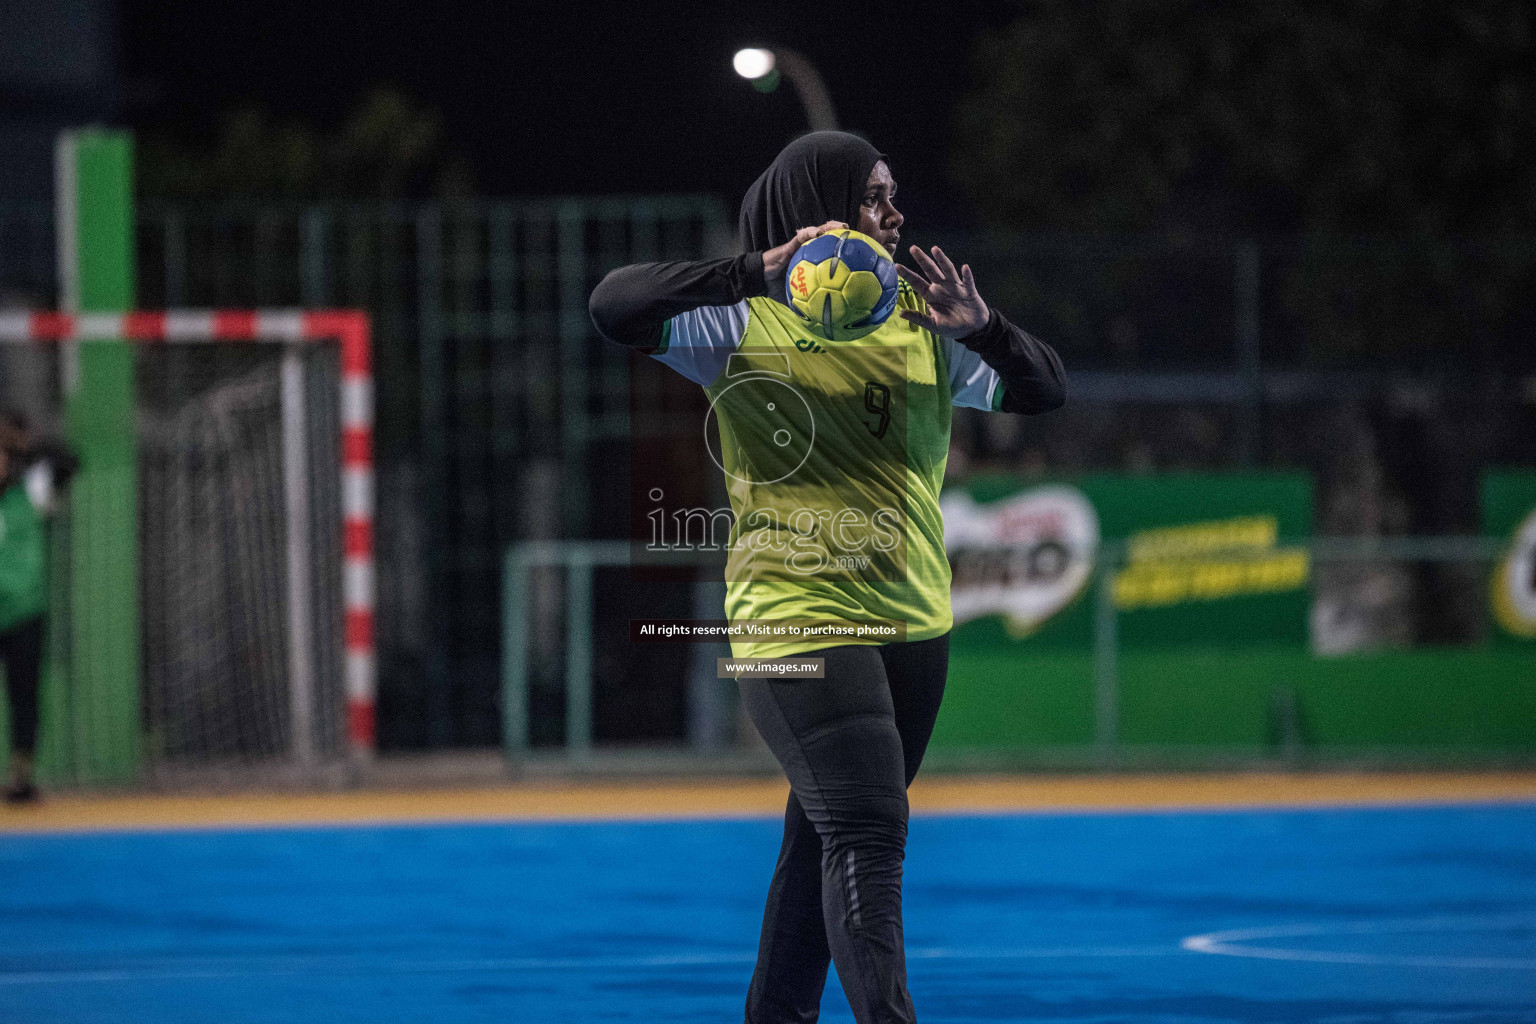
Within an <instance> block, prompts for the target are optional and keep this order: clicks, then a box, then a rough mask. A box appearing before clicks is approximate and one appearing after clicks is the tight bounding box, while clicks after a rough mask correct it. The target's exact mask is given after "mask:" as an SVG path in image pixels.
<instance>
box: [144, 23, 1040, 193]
mask: <svg viewBox="0 0 1536 1024" xmlns="http://www.w3.org/2000/svg"><path fill="white" fill-rule="evenodd" d="M959 6H960V7H961V8H963V10H961V11H959V12H957V10H956V7H955V6H954V5H934V4H883V5H880V6H878V7H875V6H864V5H857V4H790V3H775V4H754V5H751V6H750V7H748V6H746V5H741V6H737V5H730V4H710V3H697V2H695V3H679V2H628V3H611V4H602V5H595V4H594V5H582V4H574V3H559V2H558V0H557V2H555V3H547V4H541V5H537V6H535V5H529V4H518V3H511V4H496V3H490V2H487V0H478V2H457V3H454V2H450V3H446V4H443V5H441V6H440V7H439V6H438V5H428V4H423V3H420V2H412V3H401V2H396V0H388V2H373V3H365V2H362V0H306V2H296V0H260V2H257V3H252V4H249V5H246V4H215V3H208V2H207V0H124V2H123V7H122V10H121V18H122V26H123V29H122V31H123V34H122V42H123V52H122V60H123V65H122V66H123V77H124V79H125V82H126V85H127V88H128V94H129V96H130V97H131V100H130V104H129V108H128V111H127V114H128V119H129V120H130V121H131V122H132V123H133V124H134V125H135V127H137V128H139V129H141V130H143V129H156V128H161V129H169V130H172V131H174V132H176V133H178V134H180V135H183V136H185V137H188V138H197V137H198V136H199V135H200V134H206V133H208V132H209V131H210V129H211V128H212V126H213V125H214V124H215V123H216V118H217V115H218V113H219V112H220V111H222V110H225V109H228V108H229V107H231V106H233V105H235V104H237V103H240V102H243V101H253V100H254V101H258V102H260V103H263V104H265V105H267V106H269V107H270V108H272V109H273V110H274V111H275V112H276V113H278V114H279V115H301V116H305V117H308V118H311V119H314V120H317V121H319V122H320V123H334V122H335V121H336V120H338V119H339V118H340V117H341V116H342V115H343V114H344V113H345V112H346V110H347V109H348V108H349V107H351V106H352V105H353V104H354V103H355V102H356V101H357V99H358V98H359V97H360V96H361V95H362V94H363V93H364V92H365V91H366V90H367V89H368V88H369V87H371V86H375V85H381V84H384V85H391V86H394V87H396V88H398V89H400V90H402V91H404V92H406V93H407V94H409V95H411V96H413V97H415V98H417V99H420V100H422V101H425V102H427V103H429V104H431V105H433V106H435V107H436V108H438V109H439V110H440V111H441V112H442V113H443V115H444V118H445V127H446V134H447V138H446V143H447V148H448V150H449V151H451V152H456V153H460V154H462V155H464V156H465V157H466V158H468V159H469V161H470V162H471V164H472V165H473V166H474V169H475V171H476V180H477V184H478V189H479V191H480V192H481V193H482V194H486V195H515V194H534V193H640V192H658V191H659V192H690V191H705V192H713V193H717V194H721V195H724V196H726V197H727V198H728V200H729V201H730V202H731V203H732V204H733V205H734V203H735V202H736V200H737V199H739V197H740V195H741V193H742V192H743V191H744V190H745V188H746V186H747V185H748V184H750V182H751V181H752V179H753V178H754V177H755V176H756V175H757V173H758V172H759V171H760V170H761V169H762V168H763V166H765V165H766V164H767V163H768V162H769V161H770V160H771V159H772V157H773V155H774V154H775V153H776V152H777V151H778V149H779V148H780V147H781V146H782V145H783V144H784V143H785V142H787V141H788V140H789V139H791V138H793V137H794V136H795V135H797V134H799V133H800V132H802V131H804V130H805V122H804V114H803V113H802V109H801V107H800V104H799V101H798V99H797V97H796V96H795V94H794V92H793V89H792V88H791V87H790V86H789V84H788V83H787V82H786V83H784V84H783V85H781V86H780V88H779V90H778V91H777V92H775V93H773V94H771V95H766V96H765V95H763V94H761V93H759V92H757V91H756V90H754V89H753V88H752V87H751V86H750V85H749V84H748V83H747V82H745V81H743V80H742V79H740V78H738V77H737V76H736V74H735V73H734V72H733V71H732V70H731V66H730V58H731V55H732V54H733V53H734V52H735V50H736V49H738V48H739V47H741V46H747V45H774V44H777V45H780V46H788V47H791V48H794V49H797V50H799V51H800V52H802V53H804V54H805V55H806V56H807V57H809V58H810V59H811V61H812V62H813V63H815V64H816V65H817V67H818V68H819V69H820V70H821V72H822V74H823V76H824V77H825V79H826V81H827V85H828V88H829V90H830V92H831V94H832V98H833V102H834V103H835V104H836V106H837V110H838V115H839V118H840V120H841V122H842V124H843V126H844V127H846V128H849V129H853V130H857V131H859V132H861V133H863V134H866V135H867V136H868V137H870V138H871V140H872V141H874V142H875V143H876V145H878V146H880V147H881V148H882V149H884V150H885V151H886V152H888V153H890V154H891V156H892V165H893V170H894V171H895V174H896V177H897V180H898V182H899V183H900V185H901V188H902V193H903V195H904V196H905V197H906V209H905V210H904V212H906V213H907V215H908V218H909V219H912V218H913V217H914V215H919V216H923V217H925V218H926V219H928V220H931V221H943V222H954V221H957V220H967V219H974V214H975V211H974V210H972V208H971V207H970V206H969V205H968V204H966V203H965V202H964V201H963V200H962V198H961V197H960V196H959V195H957V194H956V193H955V191H954V189H953V187H952V186H951V184H950V182H949V178H948V175H947V172H946V159H947V157H946V148H947V144H948V140H949V137H950V132H951V110H952V107H953V104H954V101H955V100H956V99H957V98H958V97H959V96H960V95H961V94H962V93H963V92H964V91H965V89H966V88H967V87H968V84H969V81H970V53H971V49H972V43H973V41H974V39H975V37H976V35H977V34H978V33H979V32H981V31H983V30H985V29H987V28H992V27H996V26H999V25H1001V24H1005V23H1006V22H1007V21H1008V19H1009V13H1010V10H1011V9H1012V8H1013V7H1014V5H1013V4H1009V3H1001V2H982V3H967V4H964V5H959Z"/></svg>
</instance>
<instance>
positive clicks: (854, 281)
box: [784, 228, 896, 341]
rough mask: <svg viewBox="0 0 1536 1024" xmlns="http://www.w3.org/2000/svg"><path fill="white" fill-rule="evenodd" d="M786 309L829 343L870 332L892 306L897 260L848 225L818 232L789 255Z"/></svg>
mask: <svg viewBox="0 0 1536 1024" xmlns="http://www.w3.org/2000/svg"><path fill="white" fill-rule="evenodd" d="M784 290H785V292H786V293H787V294H788V298H789V305H790V308H791V309H793V310H794V311H795V312H797V313H799V314H800V315H801V316H802V317H804V318H805V320H806V322H807V323H808V324H809V326H810V327H811V329H812V330H814V331H815V332H816V333H817V334H819V335H821V336H822V337H823V338H826V339H827V340H828V341H853V340H854V339H856V338H862V337H864V336H865V335H866V334H873V333H874V332H875V330H876V329H877V328H879V326H880V325H881V324H883V323H885V322H886V320H888V319H890V316H891V311H892V310H894V309H895V308H896V264H894V263H892V262H891V258H890V257H889V256H887V255H886V252H885V248H884V247H883V246H882V245H881V244H880V243H879V242H877V241H875V240H874V239H873V238H870V237H869V236H868V235H863V234H860V233H859V232H857V231H850V230H848V229H847V228H840V229H838V230H836V231H829V232H827V233H826V234H824V235H817V236H816V237H815V238H813V239H811V240H810V241H809V242H806V243H805V244H804V245H802V246H801V247H800V248H799V249H796V250H795V254H794V255H793V256H791V257H790V258H789V267H788V268H787V269H786V271H785V273H784Z"/></svg>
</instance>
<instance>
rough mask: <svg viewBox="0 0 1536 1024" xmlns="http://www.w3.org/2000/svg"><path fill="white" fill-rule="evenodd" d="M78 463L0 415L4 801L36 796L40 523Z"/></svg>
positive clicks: (42, 605)
mask: <svg viewBox="0 0 1536 1024" xmlns="http://www.w3.org/2000/svg"><path fill="white" fill-rule="evenodd" d="M78 465H79V463H78V461H77V460H76V459H75V457H74V455H73V454H71V453H70V452H69V451H68V450H67V449H65V448H63V447H62V446H59V445H55V444H49V443H37V442H35V441H34V439H33V437H32V432H31V430H30V429H29V428H28V425H27V421H26V419H25V418H24V417H22V416H21V415H20V414H18V413H14V412H6V413H0V665H3V667H4V670H5V688H6V693H7V695H8V696H9V698H10V712H11V781H10V785H9V786H8V787H7V789H6V791H5V799H6V801H7V802H9V803H28V802H30V801H33V800H36V799H37V786H36V785H35V784H34V783H33V781H32V767H33V754H34V751H35V750H36V749H37V718H38V708H37V703H38V687H39V682H40V678H41V675H42V662H43V626H44V620H45V618H46V616H47V612H48V543H47V531H46V528H45V525H44V523H45V519H46V517H47V516H48V515H49V514H51V513H52V511H53V509H54V499H55V494H56V493H57V491H58V490H59V489H61V488H62V487H63V486H64V485H65V484H66V483H67V482H68V480H69V478H70V477H71V476H72V475H73V474H74V472H75V470H76V468H78Z"/></svg>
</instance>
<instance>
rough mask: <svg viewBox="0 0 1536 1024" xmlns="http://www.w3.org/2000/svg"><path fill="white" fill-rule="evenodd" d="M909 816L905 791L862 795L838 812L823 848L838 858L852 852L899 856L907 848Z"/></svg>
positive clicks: (825, 835) (824, 838)
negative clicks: (882, 853)
mask: <svg viewBox="0 0 1536 1024" xmlns="http://www.w3.org/2000/svg"><path fill="white" fill-rule="evenodd" d="M909 813H910V812H909V808H908V805H907V794H906V791H905V790H902V791H900V792H893V793H880V794H865V795H861V796H859V797H858V798H856V799H853V800H849V801H847V802H846V803H845V804H844V805H843V806H841V807H839V808H838V811H837V813H836V814H835V815H834V817H833V820H832V823H831V824H832V827H831V828H830V829H828V830H827V831H826V832H824V833H823V836H822V840H823V846H824V847H825V849H826V850H827V852H828V853H832V854H836V855H842V854H843V853H845V852H846V851H847V850H850V849H864V850H868V851H870V852H871V853H875V852H886V853H888V852H892V851H894V852H896V853H897V854H900V853H901V852H902V851H904V850H905V849H906V845H907V819H908V817H909Z"/></svg>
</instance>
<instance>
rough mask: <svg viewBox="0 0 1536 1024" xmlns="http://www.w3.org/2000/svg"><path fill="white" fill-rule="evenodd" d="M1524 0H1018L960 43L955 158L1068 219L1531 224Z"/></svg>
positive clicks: (1109, 226) (989, 187) (1040, 212)
mask: <svg viewBox="0 0 1536 1024" xmlns="http://www.w3.org/2000/svg"><path fill="white" fill-rule="evenodd" d="M1532 30H1533V18H1532V9H1531V5H1530V4H1529V3H1528V2H1525V0H1482V2H1475V0H1460V2H1446V3H1410V2H1388V0H1311V2H1307V0H1302V2H1288V3H1275V2H1271V0H1231V2H1225V3H1208V2H1204V0H1091V2H1085V0H1031V2H1029V3H1028V4H1027V5H1025V8H1024V13H1023V14H1022V15H1021V16H1020V17H1019V18H1018V20H1016V21H1015V22H1013V23H1012V24H1011V25H1009V26H1008V27H1007V28H1005V29H1003V30H1001V31H999V32H997V33H994V34H991V35H988V36H986V37H984V38H983V40H982V41H981V42H980V44H979V46H978V48H977V51H976V54H975V76H976V79H977V82H978V84H977V86H976V88H975V90H974V91H973V92H972V93H971V94H970V95H969V96H968V97H967V98H966V99H965V100H964V101H963V103H962V104H961V107H960V110H959V118H958V124H957V146H956V153H955V157H954V173H955V176H956V177H957V179H958V180H960V181H961V182H962V184H963V185H964V186H965V187H966V188H967V189H968V191H969V192H970V193H971V195H972V196H973V198H975V199H976V200H977V201H978V202H979V203H980V204H981V206H982V209H983V210H984V211H986V213H987V214H988V216H989V219H995V220H998V221H1000V222H1002V223H1005V224H1011V225H1013V226H1016V227H1022V228H1029V229H1038V228H1064V229H1071V230H1110V231H1126V230H1131V231H1144V230H1160V231H1161V230H1173V231H1179V230H1197V231H1204V232H1211V231H1215V232H1223V233H1225V232H1241V233H1263V232H1269V231H1294V230H1307V231H1326V232H1356V231H1371V232H1376V231H1387V232H1392V233H1394V234H1397V233H1402V234H1413V235H1437V234H1442V233H1472V234H1484V233H1491V232H1502V231H1506V230H1509V229H1518V230H1523V231H1528V230H1532V229H1533V228H1536V130H1533V127H1532V126H1533V125H1536V53H1533V46H1532Z"/></svg>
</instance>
